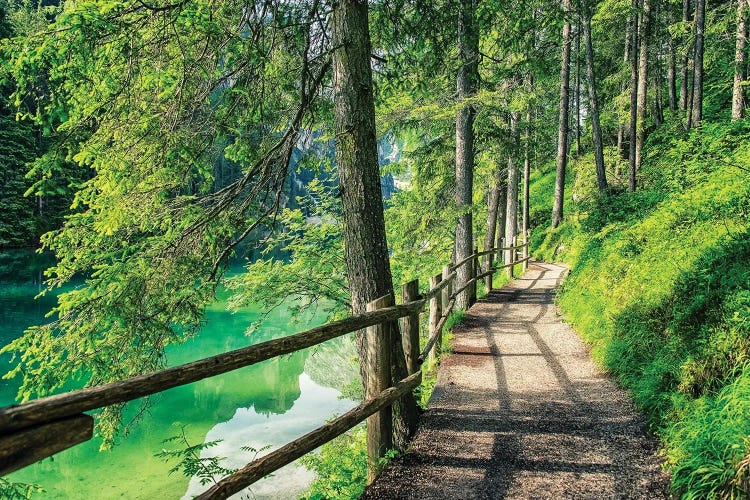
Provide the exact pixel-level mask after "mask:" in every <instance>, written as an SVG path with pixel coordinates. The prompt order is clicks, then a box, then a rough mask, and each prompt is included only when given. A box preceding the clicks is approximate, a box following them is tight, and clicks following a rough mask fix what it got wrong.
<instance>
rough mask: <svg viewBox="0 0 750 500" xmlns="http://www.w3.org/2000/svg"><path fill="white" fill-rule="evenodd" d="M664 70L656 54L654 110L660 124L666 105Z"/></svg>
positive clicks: (662, 121) (657, 17)
mask: <svg viewBox="0 0 750 500" xmlns="http://www.w3.org/2000/svg"><path fill="white" fill-rule="evenodd" d="M656 19H659V16H658V15H657V16H656ZM662 71H664V68H663V67H662V59H661V58H660V57H659V55H658V54H657V55H656V71H655V72H654V73H656V82H655V83H656V92H655V94H656V95H655V96H654V111H655V115H656V116H655V117H654V118H655V120H654V121H655V122H656V125H657V126H659V125H661V124H662V123H664V105H663V98H662V96H663V89H662V87H663V86H664V80H663V75H662Z"/></svg>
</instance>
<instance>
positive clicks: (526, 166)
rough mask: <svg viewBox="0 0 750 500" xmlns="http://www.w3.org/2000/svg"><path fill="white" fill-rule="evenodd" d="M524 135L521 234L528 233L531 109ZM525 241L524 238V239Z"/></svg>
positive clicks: (530, 82)
mask: <svg viewBox="0 0 750 500" xmlns="http://www.w3.org/2000/svg"><path fill="white" fill-rule="evenodd" d="M529 85H530V86H533V85H534V81H533V80H530V81H529ZM525 135H526V137H525V140H524V158H523V224H522V225H521V228H522V229H523V234H524V235H525V234H528V230H529V178H530V177H531V111H530V110H529V111H526V133H525ZM524 241H525V240H524Z"/></svg>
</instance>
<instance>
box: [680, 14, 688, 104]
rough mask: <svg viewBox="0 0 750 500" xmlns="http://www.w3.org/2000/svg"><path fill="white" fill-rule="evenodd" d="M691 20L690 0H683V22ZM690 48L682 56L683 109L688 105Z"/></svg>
mask: <svg viewBox="0 0 750 500" xmlns="http://www.w3.org/2000/svg"><path fill="white" fill-rule="evenodd" d="M689 21H690V0H682V22H683V23H685V24H687V23H688V22H689ZM689 52H690V51H689V50H687V51H685V54H684V55H683V56H682V62H681V65H680V73H681V79H680V109H681V110H682V111H686V110H687V105H688V90H689V86H688V73H689V67H688V61H689Z"/></svg>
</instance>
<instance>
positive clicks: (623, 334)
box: [532, 121, 750, 498]
mask: <svg viewBox="0 0 750 500" xmlns="http://www.w3.org/2000/svg"><path fill="white" fill-rule="evenodd" d="M613 153H614V152H612V151H610V155H613ZM613 163H614V160H613V159H612V156H610V158H609V159H608V164H613ZM622 169H623V171H626V170H627V163H624V164H623V165H622ZM748 169H750V123H748V122H747V121H745V122H741V123H739V124H734V125H730V124H726V123H724V124H706V125H704V127H703V130H702V131H701V132H700V133H698V132H693V133H690V134H685V133H684V132H682V131H681V129H680V128H679V125H677V124H675V125H669V124H668V125H664V126H662V127H661V128H660V129H658V130H657V132H655V133H654V134H653V135H652V136H651V137H650V139H649V147H648V152H647V158H646V161H645V164H644V167H643V169H642V172H640V173H639V182H640V183H641V184H640V186H639V190H638V191H637V192H636V193H635V194H627V193H624V192H622V190H621V189H620V190H619V191H618V189H617V188H615V190H614V191H615V192H614V194H612V195H610V196H608V197H599V196H598V195H597V194H596V191H595V189H594V185H593V180H594V168H593V161H592V159H591V158H590V157H584V158H582V159H581V160H580V161H578V162H576V163H575V164H574V165H573V166H572V170H573V172H572V175H571V174H569V177H570V179H569V184H568V187H567V195H568V196H569V197H570V198H569V199H568V200H566V210H567V213H566V221H565V223H564V224H563V225H562V226H561V227H559V228H557V229H556V230H554V231H548V230H547V229H546V228H547V227H548V226H549V222H548V221H549V216H548V212H549V209H548V207H549V206H551V200H552V192H553V189H554V172H553V171H552V170H551V169H548V170H547V172H546V173H541V174H540V173H537V175H536V176H535V178H534V179H533V185H532V207H533V208H532V219H533V221H534V222H535V226H536V227H537V229H536V230H535V231H534V233H533V240H532V244H533V248H534V255H535V256H537V257H540V258H543V259H545V260H550V261H560V260H562V261H564V262H566V263H568V264H570V265H571V266H572V273H571V275H570V278H569V279H568V280H567V282H566V283H565V286H564V289H563V290H562V293H561V294H560V296H559V297H558V301H559V304H560V306H561V308H562V310H563V312H564V313H565V314H566V317H567V319H568V321H569V322H570V323H571V324H572V325H573V326H574V327H575V328H576V329H577V330H578V331H579V332H580V333H581V334H582V336H583V337H584V338H585V339H586V340H587V341H588V342H589V343H590V344H591V346H592V353H593V355H594V357H595V358H596V359H597V360H598V361H599V362H600V363H601V364H603V365H604V366H605V367H606V368H607V369H608V370H610V371H611V372H612V373H613V375H614V376H616V377H617V378H618V380H619V381H620V382H621V383H622V384H623V385H625V386H626V387H628V388H629V389H630V390H631V391H632V393H633V395H634V397H635V399H636V401H637V402H638V404H639V405H641V406H642V408H643V409H644V410H645V412H646V414H647V415H648V416H649V418H650V421H651V423H652V427H653V429H654V430H655V431H656V432H657V434H658V435H659V437H660V439H661V440H662V443H663V446H664V451H665V455H666V458H667V464H668V466H669V467H670V468H671V470H672V472H673V488H674V490H675V492H676V493H678V494H679V495H681V496H683V497H684V498H732V497H734V498H745V497H748V496H750V172H749V171H748ZM623 175H626V172H623ZM573 198H575V199H576V200H577V201H575V202H574V201H573Z"/></svg>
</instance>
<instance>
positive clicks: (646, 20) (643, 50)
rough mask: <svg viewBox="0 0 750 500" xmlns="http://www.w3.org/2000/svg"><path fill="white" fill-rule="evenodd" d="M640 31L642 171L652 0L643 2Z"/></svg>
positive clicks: (638, 154) (638, 151) (638, 150)
mask: <svg viewBox="0 0 750 500" xmlns="http://www.w3.org/2000/svg"><path fill="white" fill-rule="evenodd" d="M642 7H643V12H642V13H641V22H640V26H639V30H638V38H639V42H638V45H639V47H638V50H639V54H638V94H637V97H638V99H637V102H636V127H635V129H636V135H635V170H636V171H638V170H640V169H641V164H642V162H643V158H642V154H643V145H644V143H645V142H646V97H647V91H648V48H649V38H650V35H651V0H643V6H642Z"/></svg>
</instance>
